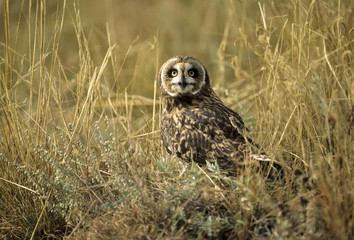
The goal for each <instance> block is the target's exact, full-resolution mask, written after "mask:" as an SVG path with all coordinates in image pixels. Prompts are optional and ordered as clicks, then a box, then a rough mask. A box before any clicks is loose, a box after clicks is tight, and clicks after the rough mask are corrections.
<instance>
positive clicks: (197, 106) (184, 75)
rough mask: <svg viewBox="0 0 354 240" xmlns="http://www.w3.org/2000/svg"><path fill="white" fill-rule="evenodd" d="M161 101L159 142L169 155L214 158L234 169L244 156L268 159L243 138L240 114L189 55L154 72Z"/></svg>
mask: <svg viewBox="0 0 354 240" xmlns="http://www.w3.org/2000/svg"><path fill="white" fill-rule="evenodd" d="M158 78H159V82H160V86H161V92H162V99H163V112H162V118H161V136H162V141H163V143H164V145H165V147H166V150H167V152H168V153H169V154H171V155H175V156H177V157H179V158H181V159H183V160H187V161H190V160H194V161H195V162H197V163H199V164H206V162H211V163H213V162H215V161H217V163H218V165H219V166H220V168H221V169H223V170H226V171H228V172H236V171H237V169H238V168H237V166H240V165H241V166H242V165H244V164H246V163H249V161H248V160H260V161H269V158H267V156H266V155H264V154H262V153H261V154H259V153H260V152H261V151H260V148H259V146H258V145H256V144H254V143H253V141H252V140H251V139H250V138H249V137H247V136H246V133H247V131H248V129H247V128H246V127H245V125H244V123H243V121H242V119H241V117H240V116H239V115H238V114H237V113H236V112H235V111H233V110H231V109H230V108H228V107H226V106H225V105H224V104H223V102H222V101H221V100H220V98H219V97H218V96H217V95H216V94H215V92H214V91H213V90H212V88H211V86H210V81H209V76H208V73H207V70H206V69H205V67H204V66H203V65H202V64H201V63H200V62H199V61H198V60H197V59H195V58H193V57H179V56H178V57H173V58H171V59H169V60H168V61H167V62H166V63H165V64H163V65H162V67H161V69H160V73H159V76H158Z"/></svg>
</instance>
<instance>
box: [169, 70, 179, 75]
mask: <svg viewBox="0 0 354 240" xmlns="http://www.w3.org/2000/svg"><path fill="white" fill-rule="evenodd" d="M177 75H178V72H177V70H176V69H172V70H171V72H170V77H176V76H177Z"/></svg>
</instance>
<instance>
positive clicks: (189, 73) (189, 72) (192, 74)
mask: <svg viewBox="0 0 354 240" xmlns="http://www.w3.org/2000/svg"><path fill="white" fill-rule="evenodd" d="M188 75H189V76H190V77H196V76H197V72H196V70H194V69H191V70H189V71H188Z"/></svg>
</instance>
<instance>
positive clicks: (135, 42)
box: [0, 0, 354, 239]
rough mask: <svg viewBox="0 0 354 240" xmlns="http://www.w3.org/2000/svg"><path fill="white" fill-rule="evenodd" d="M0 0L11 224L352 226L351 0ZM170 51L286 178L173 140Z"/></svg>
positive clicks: (76, 228) (294, 230)
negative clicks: (166, 97) (234, 169)
mask: <svg viewBox="0 0 354 240" xmlns="http://www.w3.org/2000/svg"><path fill="white" fill-rule="evenodd" d="M0 3H1V6H0V9H1V20H0V239H61V238H66V239H193V238H197V239H269V238H270V239H353V238H354V230H353V229H354V221H353V213H354V176H353V167H354V106H353V94H354V79H353V71H354V57H353V51H354V24H353V23H354V18H353V15H354V4H353V2H352V1H350V0H344V1H340V0H334V1H327V3H326V1H319V0H313V1H309V0H291V1H287V0H280V1H266V0H264V1H256V0H250V1H231V0H224V1H221V0H220V1H215V0H209V1H177V0H173V1H172V0H171V1H163V0H153V1H143V0H136V1H124V0H119V1H113V0H105V1H94V0H85V1H76V0H75V1H65V0H63V1H60V0H57V1H45V0H37V1H25V0H23V1H10V0H1V1H0ZM175 55H182V56H184V55H191V56H194V57H197V58H198V59H200V60H201V61H202V62H203V64H204V65H205V66H206V67H207V69H208V71H209V75H210V77H211V83H212V86H213V88H214V90H215V91H216V92H217V94H218V95H219V96H220V97H221V98H222V100H223V101H224V102H225V104H226V105H228V106H230V107H231V108H232V109H234V110H236V111H237V112H238V113H239V114H240V115H241V116H242V118H243V119H244V121H245V123H246V125H247V126H248V128H249V129H250V130H251V134H252V137H253V138H254V139H255V141H256V142H258V143H259V144H260V145H262V146H263V147H264V149H265V150H266V151H267V153H268V154H269V155H270V156H272V157H274V158H276V159H277V160H278V161H280V162H281V163H282V164H284V165H286V166H289V167H290V168H291V170H289V172H287V174H286V176H285V177H284V178H283V179H280V178H278V179H273V180H266V179H264V178H262V177H261V176H260V174H259V173H257V172H256V171H255V170H254V169H251V170H250V169H248V170H247V169H246V170H245V172H244V174H242V175H240V176H237V177H231V176H227V175H225V174H223V173H220V172H218V171H209V170H208V169H207V168H204V167H203V166H198V165H196V164H193V163H185V162H182V161H181V160H179V159H174V158H170V157H169V156H168V155H167V153H166V152H165V150H164V148H163V146H162V143H161V141H160V133H159V119H160V115H161V105H160V92H159V86H158V83H157V82H156V79H155V77H156V74H157V72H158V70H159V67H160V65H161V64H162V63H163V62H164V61H165V60H167V59H168V58H170V57H172V56H175Z"/></svg>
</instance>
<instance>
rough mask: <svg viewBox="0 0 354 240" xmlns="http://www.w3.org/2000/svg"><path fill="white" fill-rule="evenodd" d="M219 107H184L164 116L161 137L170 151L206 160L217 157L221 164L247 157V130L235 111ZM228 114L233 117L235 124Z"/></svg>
mask: <svg viewBox="0 0 354 240" xmlns="http://www.w3.org/2000/svg"><path fill="white" fill-rule="evenodd" d="M231 111H232V110H231V109H230V111H225V109H221V108H219V107H215V108H210V107H208V108H196V109H185V110H184V111H182V112H179V113H174V114H171V115H170V116H165V117H164V118H163V119H162V125H161V130H162V131H161V134H162V140H163V142H164V144H165V146H166V149H167V151H168V152H169V153H170V154H175V155H177V156H178V157H180V158H182V159H185V160H191V159H193V160H194V161H196V162H198V163H202V164H205V163H206V161H207V160H208V161H213V160H215V159H216V160H217V161H218V164H219V165H220V167H222V168H229V167H231V166H234V165H235V162H237V161H236V160H242V159H243V158H244V154H245V149H246V140H245V138H244V137H243V134H242V133H240V131H247V129H246V128H245V126H244V124H243V122H242V119H241V118H240V117H239V116H238V115H237V114H236V113H235V112H233V113H234V114H232V112H231ZM229 117H233V120H234V124H236V125H237V128H235V127H234V126H233V124H232V123H231V122H230V120H229Z"/></svg>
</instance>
